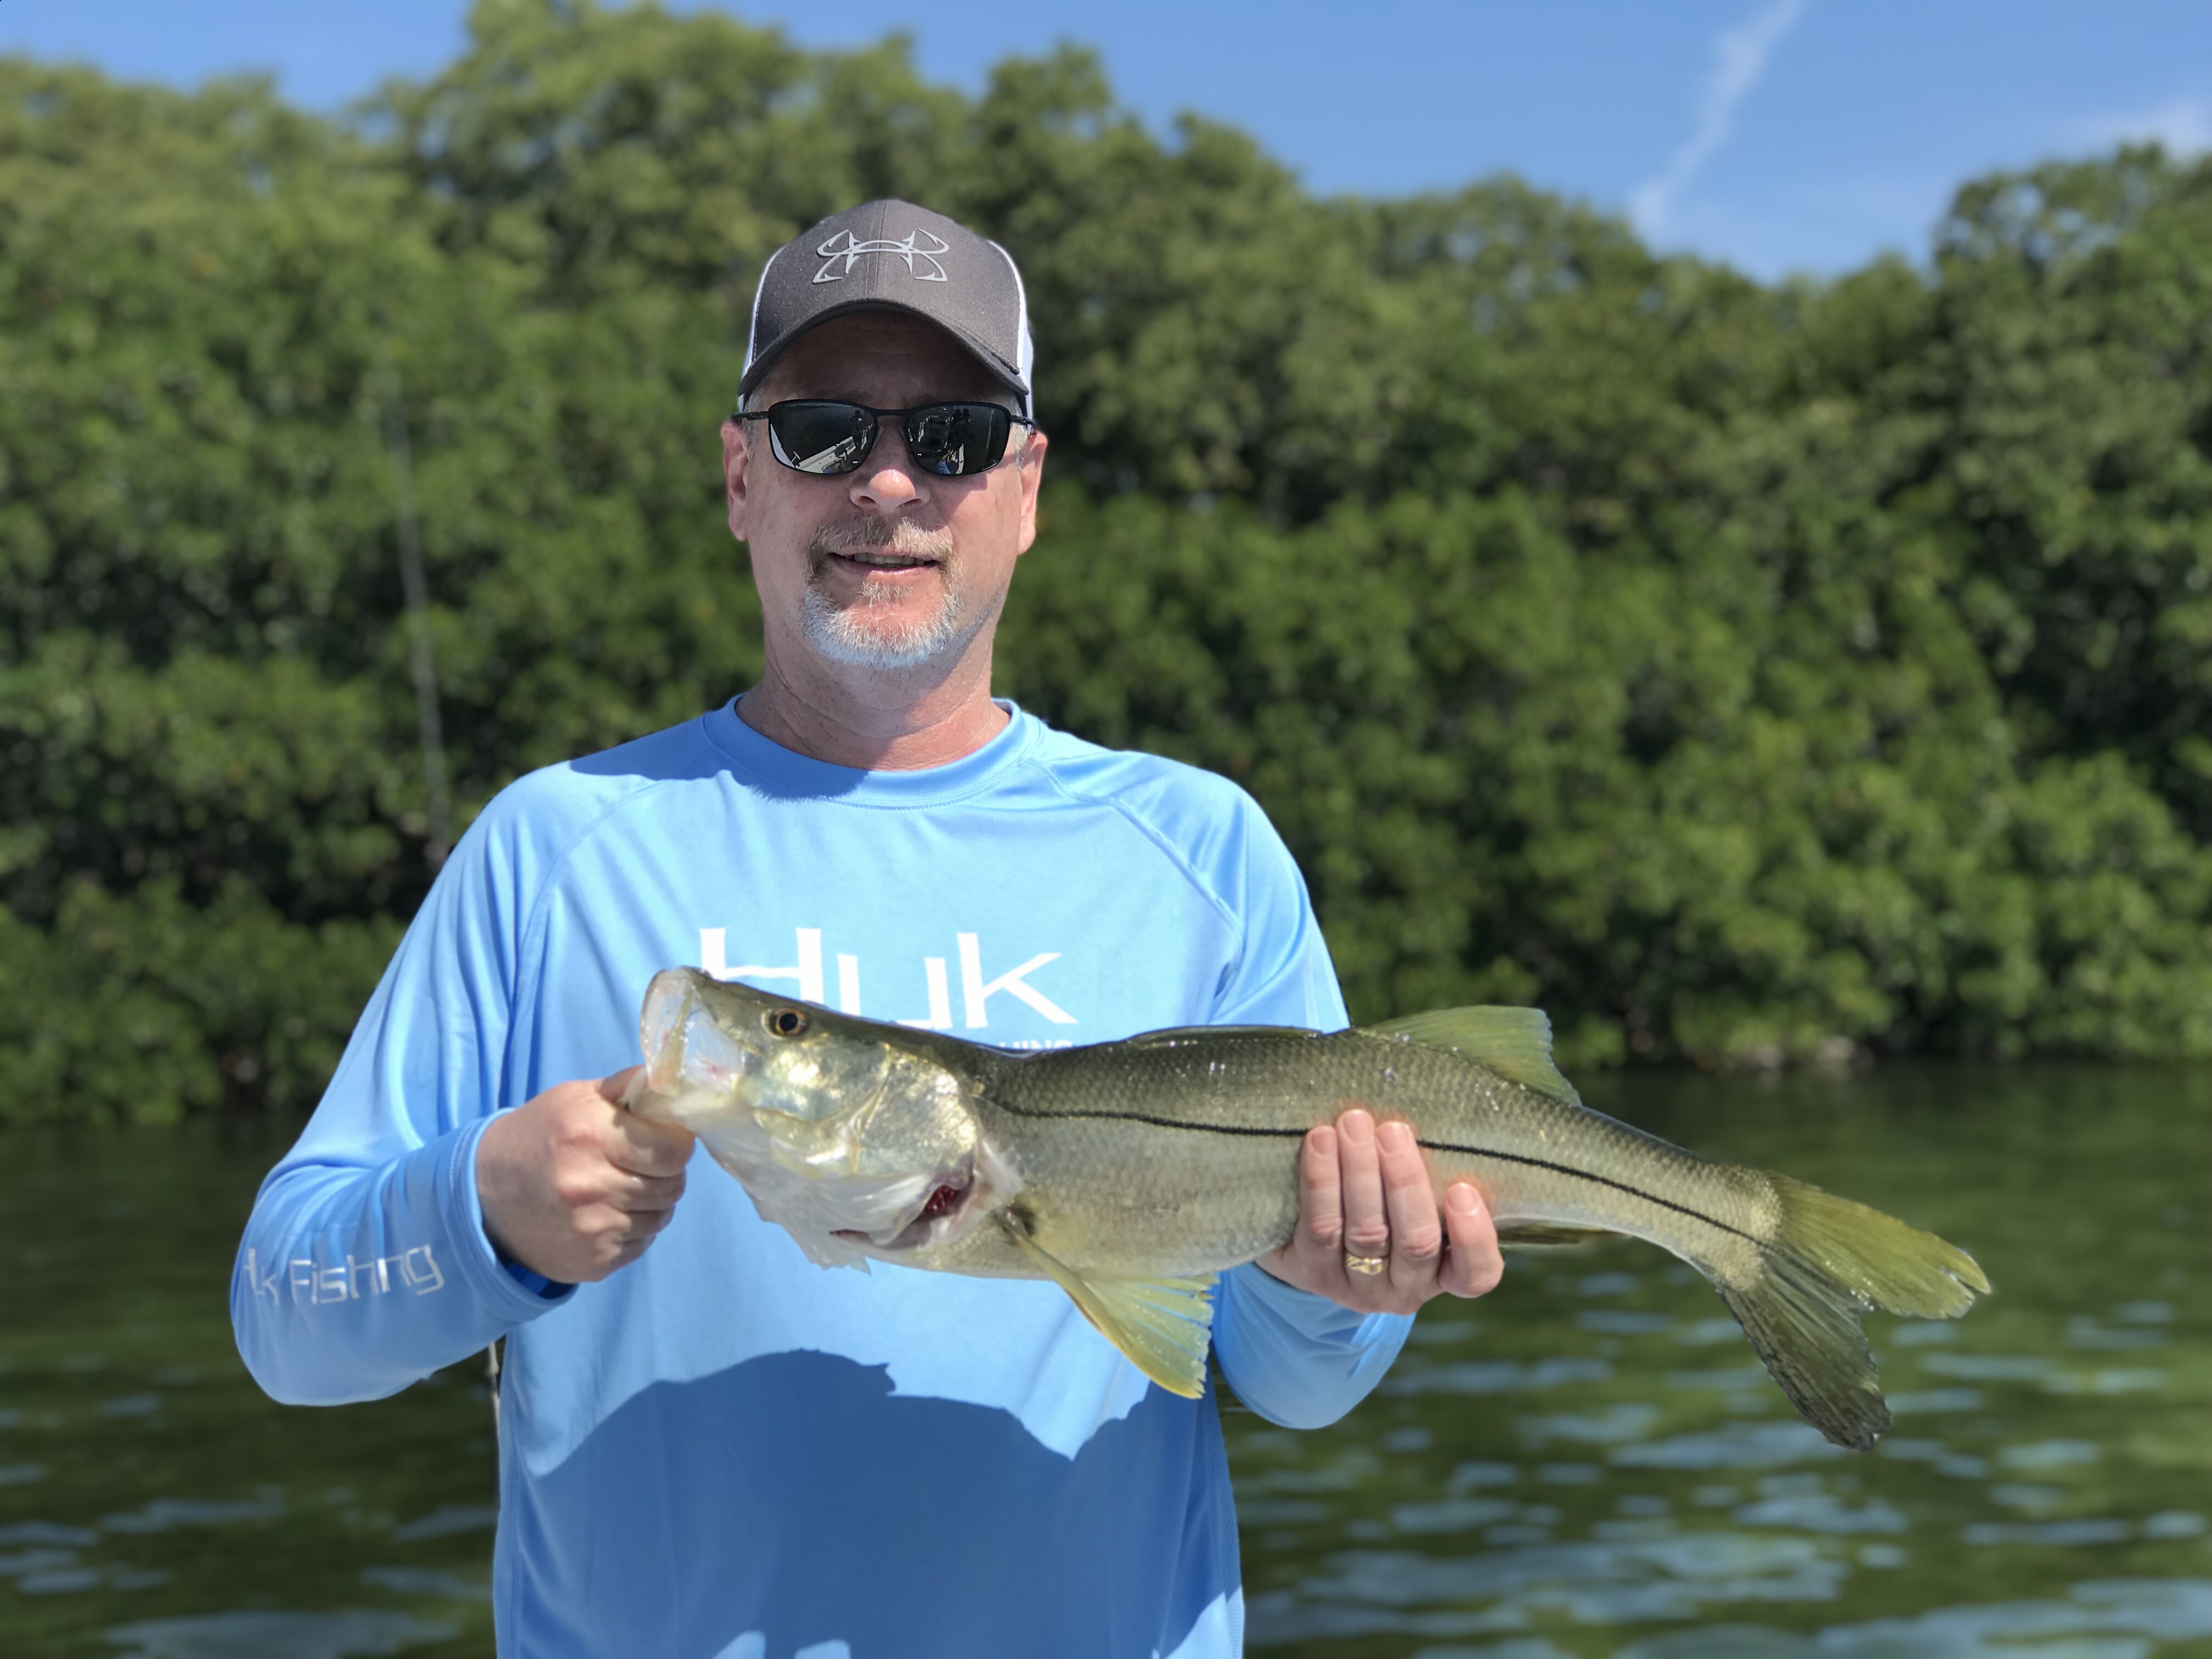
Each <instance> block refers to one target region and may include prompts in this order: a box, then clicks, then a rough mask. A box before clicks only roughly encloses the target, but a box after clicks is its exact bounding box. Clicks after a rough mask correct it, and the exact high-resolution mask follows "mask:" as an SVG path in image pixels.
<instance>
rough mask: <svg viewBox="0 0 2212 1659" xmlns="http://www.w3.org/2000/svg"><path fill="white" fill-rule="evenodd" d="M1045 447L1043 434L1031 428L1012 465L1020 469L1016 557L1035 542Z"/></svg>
mask: <svg viewBox="0 0 2212 1659" xmlns="http://www.w3.org/2000/svg"><path fill="white" fill-rule="evenodd" d="M1047 447H1048V441H1047V439H1046V437H1045V435H1044V434H1043V433H1042V431H1039V430H1036V428H1031V430H1030V435H1029V442H1028V443H1027V444H1026V445H1025V446H1024V447H1023V449H1022V453H1021V456H1020V458H1019V459H1018V460H1017V461H1016V462H1015V463H1014V465H1016V466H1017V467H1018V468H1019V469H1020V473H1021V483H1020V489H1021V492H1022V504H1021V528H1020V530H1019V532H1018V539H1017V540H1016V542H1015V544H1014V551H1015V553H1016V554H1017V555H1019V554H1023V553H1026V552H1028V551H1029V550H1030V546H1031V545H1032V544H1034V543H1035V542H1036V513H1037V489H1038V487H1039V486H1040V485H1041V484H1042V483H1044V452H1045V450H1046V448H1047Z"/></svg>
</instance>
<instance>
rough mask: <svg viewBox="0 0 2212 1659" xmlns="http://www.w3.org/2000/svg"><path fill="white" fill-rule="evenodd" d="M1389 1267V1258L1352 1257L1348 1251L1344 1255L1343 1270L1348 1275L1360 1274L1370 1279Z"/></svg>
mask: <svg viewBox="0 0 2212 1659" xmlns="http://www.w3.org/2000/svg"><path fill="white" fill-rule="evenodd" d="M1389 1265H1390V1258H1389V1256H1387V1255H1352V1252H1351V1251H1349V1250H1346V1252H1345V1253H1344V1270H1345V1272H1346V1273H1361V1274H1364V1275H1365V1276H1366V1277H1367V1278H1369V1279H1372V1278H1374V1277H1375V1276H1376V1274H1377V1273H1381V1272H1382V1271H1383V1269H1384V1268H1385V1267H1389Z"/></svg>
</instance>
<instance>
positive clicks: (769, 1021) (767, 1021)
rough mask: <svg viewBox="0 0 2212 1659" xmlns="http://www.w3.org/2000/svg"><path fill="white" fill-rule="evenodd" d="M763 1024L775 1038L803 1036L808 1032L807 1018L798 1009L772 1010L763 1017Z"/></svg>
mask: <svg viewBox="0 0 2212 1659" xmlns="http://www.w3.org/2000/svg"><path fill="white" fill-rule="evenodd" d="M761 1024H763V1025H765V1026H767V1027H768V1029H769V1034H770V1035H771V1036H780V1037H795V1036H804V1035H805V1031H806V1016H805V1013H804V1012H801V1011H800V1010H799V1009H797V1008H771V1009H769V1011H768V1012H766V1013H764V1014H763V1015H762V1016H761Z"/></svg>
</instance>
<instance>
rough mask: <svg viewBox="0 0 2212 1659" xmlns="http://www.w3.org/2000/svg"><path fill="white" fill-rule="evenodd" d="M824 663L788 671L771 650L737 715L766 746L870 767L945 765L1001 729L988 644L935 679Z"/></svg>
mask: <svg viewBox="0 0 2212 1659" xmlns="http://www.w3.org/2000/svg"><path fill="white" fill-rule="evenodd" d="M979 654H980V658H981V660H980V661H978V660H973V659H974V658H975V657H976V656H978V655H979ZM826 668H827V665H823V664H820V663H817V662H814V661H811V660H810V661H809V662H808V663H807V664H806V665H805V669H803V670H802V671H800V672H799V673H797V674H793V673H791V672H788V671H786V670H785V668H784V665H782V664H781V663H780V662H778V660H777V659H776V653H770V656H769V662H768V665H767V667H766V669H765V670H764V671H763V673H762V675H761V683H760V684H758V685H757V686H755V687H754V688H753V689H752V690H750V691H748V692H746V693H745V695H744V698H743V699H742V700H741V701H740V702H738V718H739V719H741V720H744V723H745V724H746V725H747V726H750V727H752V729H753V730H754V731H756V732H759V733H760V734H761V736H763V737H764V738H767V739H768V740H769V742H770V743H774V744H781V745H782V746H783V747H784V748H786V749H789V750H794V751H795V752H797V753H799V754H801V755H805V756H808V757H811V758H812V759H815V760H818V761H827V762H828V763H829V764H831V765H832V766H850V767H854V768H856V769H860V770H863V771H870V772H917V771H920V770H921V769H924V768H926V767H932V766H948V765H950V764H951V763H953V762H954V761H957V760H958V759H960V758H961V757H963V756H965V755H972V754H974V753H975V751H976V750H978V749H981V747H982V746H983V745H984V744H987V743H988V742H990V740H991V739H992V738H994V737H996V736H998V734H999V733H1000V732H1001V731H1003V730H1005V729H1006V710H1005V709H1003V708H1000V707H999V705H998V704H997V703H995V702H992V701H991V655H990V651H989V649H988V647H986V648H985V649H984V650H983V651H982V652H981V653H973V652H971V653H969V655H968V657H967V658H963V660H962V661H961V663H960V664H959V665H958V666H957V668H956V669H955V670H954V671H953V672H952V673H951V674H950V675H947V676H945V677H944V678H941V679H936V680H932V679H929V678H924V677H920V676H916V675H914V674H909V673H902V672H884V671H866V670H862V671H851V670H846V671H843V672H842V673H839V674H836V675H834V676H833V675H832V674H831V673H829V672H826V671H824V670H825V669H826ZM926 672H927V671H924V673H925V675H926Z"/></svg>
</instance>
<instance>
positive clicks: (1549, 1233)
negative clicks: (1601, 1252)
mask: <svg viewBox="0 0 2212 1659" xmlns="http://www.w3.org/2000/svg"><path fill="white" fill-rule="evenodd" d="M1618 1237H1620V1234H1619V1233H1616V1232H1613V1231H1611V1230H1609V1229H1607V1228H1604V1227H1570V1226H1566V1225H1563V1224H1560V1223H1556V1222H1550V1221H1501V1222H1499V1223H1498V1243H1499V1244H1500V1245H1501V1246H1503V1247H1504V1249H1509V1250H1583V1249H1589V1248H1590V1247H1591V1246H1592V1245H1594V1244H1597V1243H1602V1242H1603V1241H1604V1240H1606V1239H1608V1238H1618Z"/></svg>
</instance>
